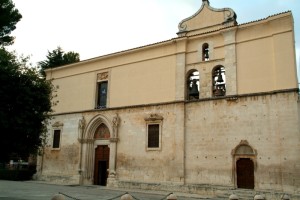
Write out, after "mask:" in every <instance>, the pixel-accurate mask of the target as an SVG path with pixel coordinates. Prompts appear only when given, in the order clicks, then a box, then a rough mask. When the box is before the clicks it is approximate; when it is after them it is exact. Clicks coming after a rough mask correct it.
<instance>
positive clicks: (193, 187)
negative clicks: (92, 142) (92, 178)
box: [108, 180, 300, 200]
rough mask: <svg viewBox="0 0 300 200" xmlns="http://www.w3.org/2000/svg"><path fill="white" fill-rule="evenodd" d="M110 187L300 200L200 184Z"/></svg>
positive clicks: (275, 193)
mask: <svg viewBox="0 0 300 200" xmlns="http://www.w3.org/2000/svg"><path fill="white" fill-rule="evenodd" d="M113 183H114V184H111V185H108V187H111V188H122V189H124V188H126V189H140V190H153V191H168V192H174V193H177V194H178V193H188V194H189V195H190V194H197V195H201V196H202V197H203V198H220V199H228V198H229V196H230V195H231V194H236V195H237V196H238V197H239V198H241V199H253V198H254V196H255V195H257V194H260V195H262V196H263V197H264V198H265V199H266V200H282V197H283V195H285V194H287V195H288V196H289V197H290V199H293V200H300V194H288V193H285V192H282V191H261V190H248V189H235V188H234V187H230V186H218V185H200V184H185V185H183V184H173V183H172V184H171V183H144V182H134V181H117V180H115V181H114V182H113Z"/></svg>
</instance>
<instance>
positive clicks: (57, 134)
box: [52, 130, 60, 149]
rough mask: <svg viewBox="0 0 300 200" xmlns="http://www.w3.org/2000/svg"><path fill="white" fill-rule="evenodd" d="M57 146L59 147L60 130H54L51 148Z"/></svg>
mask: <svg viewBox="0 0 300 200" xmlns="http://www.w3.org/2000/svg"><path fill="white" fill-rule="evenodd" d="M59 147H60V130H54V132H53V144H52V148H54V149H58V148H59Z"/></svg>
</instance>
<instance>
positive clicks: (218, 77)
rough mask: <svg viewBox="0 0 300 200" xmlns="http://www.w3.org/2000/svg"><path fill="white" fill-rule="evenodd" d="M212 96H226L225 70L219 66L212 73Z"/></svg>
mask: <svg viewBox="0 0 300 200" xmlns="http://www.w3.org/2000/svg"><path fill="white" fill-rule="evenodd" d="M212 95H213V96H214V97H218V96H225V95H226V77H225V68H224V67H223V66H221V65H219V66H217V67H215V68H214V69H213V71H212Z"/></svg>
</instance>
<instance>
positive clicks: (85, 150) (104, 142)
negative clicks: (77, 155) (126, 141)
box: [80, 114, 119, 185]
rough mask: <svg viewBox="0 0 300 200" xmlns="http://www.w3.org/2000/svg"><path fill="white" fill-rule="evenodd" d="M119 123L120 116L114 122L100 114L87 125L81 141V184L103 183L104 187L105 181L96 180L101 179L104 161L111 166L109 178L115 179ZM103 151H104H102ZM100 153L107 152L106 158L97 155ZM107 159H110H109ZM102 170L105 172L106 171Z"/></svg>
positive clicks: (114, 118)
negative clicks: (96, 178)
mask: <svg viewBox="0 0 300 200" xmlns="http://www.w3.org/2000/svg"><path fill="white" fill-rule="evenodd" d="M118 121H119V117H118V115H116V116H115V117H113V119H112V120H109V119H108V118H107V117H106V116H104V115H101V114H100V115H97V116H95V117H94V118H92V119H91V120H90V122H89V123H88V124H87V126H86V128H85V130H84V133H83V136H82V139H80V142H81V143H82V157H81V161H82V163H83V167H82V169H81V170H82V173H81V183H80V184H99V183H102V185H103V180H102V182H101V180H95V177H99V169H100V168H99V163H100V165H101V166H100V167H102V168H103V167H104V162H102V161H106V162H107V163H106V164H107V165H108V166H109V167H108V169H109V170H108V173H109V174H108V176H109V178H111V179H114V178H115V176H116V172H115V169H116V166H115V165H116V164H115V160H116V148H117V146H116V145H117V144H116V143H117V141H118V139H117V130H118V124H119V123H118ZM101 149H102V150H103V151H101ZM100 151H101V152H102V153H103V152H106V154H107V155H106V158H105V157H99V155H97V154H101V152H100ZM99 152H100V153H99ZM107 157H108V158H109V159H107ZM108 163H109V164H108ZM96 167H97V169H96ZM106 168H107V167H106ZM101 170H103V171H104V169H101ZM96 173H97V174H96ZM100 175H101V174H100ZM105 183H106V181H105Z"/></svg>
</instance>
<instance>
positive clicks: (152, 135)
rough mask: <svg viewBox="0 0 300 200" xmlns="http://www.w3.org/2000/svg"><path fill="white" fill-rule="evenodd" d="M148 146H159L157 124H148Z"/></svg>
mask: <svg viewBox="0 0 300 200" xmlns="http://www.w3.org/2000/svg"><path fill="white" fill-rule="evenodd" d="M148 148H159V124H148Z"/></svg>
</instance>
